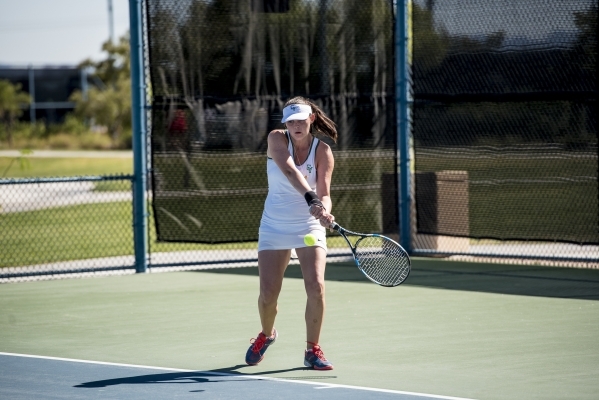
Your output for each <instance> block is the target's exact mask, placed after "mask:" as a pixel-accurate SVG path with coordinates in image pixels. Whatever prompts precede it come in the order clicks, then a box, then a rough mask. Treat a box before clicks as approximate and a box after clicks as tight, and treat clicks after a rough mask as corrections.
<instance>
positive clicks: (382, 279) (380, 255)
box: [330, 222, 412, 286]
mask: <svg viewBox="0 0 599 400" xmlns="http://www.w3.org/2000/svg"><path fill="white" fill-rule="evenodd" d="M330 228H331V229H334V230H335V231H336V232H337V233H339V234H340V235H341V236H343V239H345V241H346V242H347V244H348V245H349V247H350V248H351V251H352V254H353V256H354V261H355V262H356V265H357V266H358V268H359V269H360V271H362V273H363V274H364V275H365V276H366V277H367V278H368V279H370V280H371V281H372V282H374V283H376V284H379V285H381V286H398V285H400V284H402V283H403V282H404V281H405V280H406V279H407V278H408V275H409V274H410V269H411V265H412V263H411V261H410V256H409V255H408V252H407V251H405V250H404V249H403V247H401V246H400V245H399V244H398V243H397V242H396V241H394V240H393V239H389V238H388V237H386V236H382V235H377V234H375V233H373V234H364V233H356V232H352V231H348V230H347V229H345V228H342V227H341V226H339V225H338V224H336V223H335V222H333V224H332V225H331V226H330ZM347 235H352V236H358V237H359V239H358V240H357V241H356V244H355V245H352V243H351V241H350V240H349V239H348V238H347Z"/></svg>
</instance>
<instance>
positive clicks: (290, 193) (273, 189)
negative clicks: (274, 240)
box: [260, 131, 324, 233]
mask: <svg viewBox="0 0 599 400" xmlns="http://www.w3.org/2000/svg"><path fill="white" fill-rule="evenodd" d="M285 136H286V137H287V142H288V145H287V149H288V150H289V154H290V155H291V158H292V159H293V160H294V162H295V159H296V157H295V151H294V150H295V149H294V148H293V142H292V141H291V138H290V136H289V132H288V131H285ZM319 143H320V140H318V139H317V138H315V137H312V143H310V151H309V152H308V156H307V157H306V159H305V160H304V162H303V163H302V164H301V165H296V166H295V167H296V168H297V169H298V170H299V171H300V173H301V174H302V175H303V176H304V178H305V179H306V181H307V182H308V185H310V187H311V188H312V190H314V191H316V162H315V158H316V149H317V148H318V144H319ZM266 171H267V175H268V195H267V196H266V201H265V203H264V212H263V213H262V220H261V222H260V229H268V228H269V227H271V228H272V229H273V230H277V231H280V230H284V231H286V232H289V233H292V232H294V233H297V232H300V231H305V230H306V229H307V228H309V229H315V230H321V229H322V230H324V228H323V227H322V226H321V225H320V223H319V222H318V221H317V220H316V219H315V218H314V217H313V216H312V215H310V211H309V207H308V205H307V204H306V200H305V199H304V196H303V195H301V194H300V193H299V192H298V191H297V190H295V188H294V187H293V186H292V185H291V183H290V182H289V180H288V179H287V177H286V176H285V175H284V174H283V172H282V171H281V170H280V169H279V167H278V165H277V164H276V163H275V161H274V160H273V159H272V158H270V157H269V158H268V160H267V162H266Z"/></svg>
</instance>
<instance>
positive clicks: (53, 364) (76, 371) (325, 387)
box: [0, 353, 459, 400]
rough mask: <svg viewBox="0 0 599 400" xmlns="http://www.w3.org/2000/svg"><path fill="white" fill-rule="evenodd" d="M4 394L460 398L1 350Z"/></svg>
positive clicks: (0, 385) (45, 396) (43, 396)
mask: <svg viewBox="0 0 599 400" xmlns="http://www.w3.org/2000/svg"><path fill="white" fill-rule="evenodd" d="M0 398H2V399H14V400H18V399H172V398H177V399H179V398H181V399H299V398H303V399H332V400H335V399H344V400H345V399H395V400H410V399H419V400H423V399H424V400H426V399H459V398H457V397H447V396H435V395H427V394H422V393H410V392H401V391H393V390H383V389H372V388H362V387H358V386H349V385H334V384H327V383H318V382H306V381H299V380H290V379H275V378H267V377H255V376H247V375H242V374H230V373H217V372H203V371H187V370H181V369H169V368H157V367H149V366H137V365H127V364H113V363H100V362H92V361H85V360H70V359H62V358H53V357H37V356H30V355H20V354H10V353H0Z"/></svg>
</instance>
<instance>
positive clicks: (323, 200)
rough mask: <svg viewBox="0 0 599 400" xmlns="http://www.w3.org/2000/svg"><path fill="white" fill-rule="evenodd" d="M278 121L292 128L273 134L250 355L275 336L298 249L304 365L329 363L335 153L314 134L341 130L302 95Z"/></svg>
mask: <svg viewBox="0 0 599 400" xmlns="http://www.w3.org/2000/svg"><path fill="white" fill-rule="evenodd" d="M281 122H283V123H285V126H286V128H287V129H286V130H282V129H281V130H273V131H272V132H270V134H269V135H268V150H267V156H268V159H267V175H268V195H267V197H266V201H265V204H264V211H263V214H262V220H261V221H260V231H259V239H258V270H259V274H260V295H259V297H258V311H259V313H260V322H261V324H262V331H261V332H260V333H259V334H258V337H257V338H255V339H251V340H250V343H252V345H251V346H250V348H249V349H248V351H247V353H246V357H245V361H246V363H247V364H249V365H256V364H258V363H259V362H260V361H262V359H263V358H264V353H265V352H266V349H267V348H268V347H269V346H270V345H271V344H273V343H274V341H275V340H276V339H277V336H278V333H277V330H276V329H275V327H274V324H275V317H276V315H277V310H278V307H277V300H278V298H279V293H280V292H281V286H282V284H283V274H284V273H285V269H286V268H287V265H288V263H289V259H290V257H291V254H292V251H295V253H296V254H297V258H298V259H299V262H300V267H301V270H302V275H303V277H304V286H305V288H306V294H307V303H306V314H305V318H306V343H307V346H306V351H305V353H304V365H306V366H307V367H309V368H313V369H317V370H330V369H333V364H332V363H331V362H330V361H328V360H327V359H326V358H325V356H324V354H323V352H322V349H321V348H320V344H319V340H320V331H321V328H322V321H323V317H324V311H325V284H324V271H325V265H326V255H327V244H326V236H325V227H328V226H330V225H331V223H332V222H333V221H334V220H335V218H334V217H333V215H332V214H331V206H332V202H331V197H330V186H331V176H332V174H333V167H334V160H333V153H332V152H331V148H330V147H329V146H328V145H327V144H326V143H324V142H322V141H320V140H319V139H317V138H316V137H315V136H314V134H316V133H319V134H321V135H325V136H327V137H329V138H331V139H332V140H333V141H336V140H337V129H336V127H335V124H334V123H333V121H331V119H329V118H328V117H327V116H326V115H325V113H324V112H323V111H322V110H321V109H320V108H319V107H318V106H317V105H315V104H314V103H312V102H310V101H309V100H307V99H304V98H302V97H296V98H293V99H291V100H289V101H288V102H287V103H286V104H285V107H284V108H283V119H282V121H281ZM308 233H312V234H313V235H315V236H316V237H317V242H316V244H315V245H314V246H306V244H304V236H305V235H306V234H308Z"/></svg>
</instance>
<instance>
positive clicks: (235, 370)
mask: <svg viewBox="0 0 599 400" xmlns="http://www.w3.org/2000/svg"><path fill="white" fill-rule="evenodd" d="M246 367H248V366H247V365H246V364H239V365H235V366H233V367H229V368H220V369H213V370H209V371H190V372H167V373H162V374H149V375H137V376H127V377H123V378H113V379H103V380H99V381H91V382H84V383H81V384H79V385H75V386H74V387H76V388H84V389H95V388H103V387H108V386H118V385H153V384H173V383H176V384H190V383H192V384H197V383H202V384H203V383H226V382H240V381H259V380H260V378H259V377H260V376H262V375H273V374H280V373H283V372H291V371H311V370H310V369H309V368H306V367H296V368H288V369H280V370H273V371H262V372H256V373H252V374H245V373H243V372H242V371H239V370H240V369H243V368H246ZM335 378H337V377H336V376H331V375H314V376H298V377H289V376H285V378H284V379H288V380H296V379H301V380H315V379H318V380H323V379H335ZM197 391H198V390H195V392H197ZM200 391H201V390H200Z"/></svg>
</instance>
